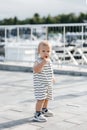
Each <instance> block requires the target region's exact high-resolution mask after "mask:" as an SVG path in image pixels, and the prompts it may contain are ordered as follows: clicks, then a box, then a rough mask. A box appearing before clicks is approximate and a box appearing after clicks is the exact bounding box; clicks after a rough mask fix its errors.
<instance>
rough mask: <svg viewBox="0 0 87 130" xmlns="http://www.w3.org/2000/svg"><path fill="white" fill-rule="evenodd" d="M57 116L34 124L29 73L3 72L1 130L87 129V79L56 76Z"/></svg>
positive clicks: (54, 107) (0, 73) (0, 77)
mask: <svg viewBox="0 0 87 130" xmlns="http://www.w3.org/2000/svg"><path fill="white" fill-rule="evenodd" d="M55 78H56V83H55V84H54V87H53V94H54V100H53V101H51V102H50V104H49V109H51V110H52V111H53V113H54V117H50V118H48V121H47V122H45V123H37V122H33V121H32V120H31V119H32V116H33V114H34V108H35V99H34V93H33V81H32V79H33V75H32V73H30V72H15V71H14V72H13V71H6V70H5V71H4V70H3V71H2V70H0V130H87V77H86V76H70V75H60V74H55Z"/></svg>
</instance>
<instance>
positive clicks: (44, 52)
mask: <svg viewBox="0 0 87 130" xmlns="http://www.w3.org/2000/svg"><path fill="white" fill-rule="evenodd" d="M39 54H40V56H41V58H43V59H44V58H49V57H50V55H51V47H50V46H44V45H41V46H40V49H39Z"/></svg>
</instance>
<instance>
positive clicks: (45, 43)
mask: <svg viewBox="0 0 87 130" xmlns="http://www.w3.org/2000/svg"><path fill="white" fill-rule="evenodd" d="M41 46H47V47H49V48H51V44H50V43H49V42H48V41H42V42H40V43H39V45H38V53H39V52H40V47H41Z"/></svg>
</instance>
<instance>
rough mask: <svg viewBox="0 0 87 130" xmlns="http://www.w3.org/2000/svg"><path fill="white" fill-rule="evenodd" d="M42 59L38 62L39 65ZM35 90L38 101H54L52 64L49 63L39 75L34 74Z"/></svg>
mask: <svg viewBox="0 0 87 130" xmlns="http://www.w3.org/2000/svg"><path fill="white" fill-rule="evenodd" d="M41 60H42V59H41V58H39V59H38V60H37V62H38V63H40V62H41ZM33 74H34V75H33V81H34V90H35V97H36V99H37V100H43V99H52V78H53V69H52V63H51V61H49V63H47V64H46V65H45V66H44V68H43V70H42V71H41V72H39V73H34V72H33Z"/></svg>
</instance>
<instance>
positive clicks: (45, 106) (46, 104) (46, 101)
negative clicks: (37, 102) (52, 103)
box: [43, 99, 48, 108]
mask: <svg viewBox="0 0 87 130" xmlns="http://www.w3.org/2000/svg"><path fill="white" fill-rule="evenodd" d="M47 107H48V99H45V101H44V104H43V108H47Z"/></svg>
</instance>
